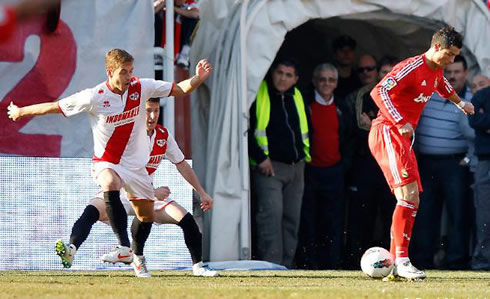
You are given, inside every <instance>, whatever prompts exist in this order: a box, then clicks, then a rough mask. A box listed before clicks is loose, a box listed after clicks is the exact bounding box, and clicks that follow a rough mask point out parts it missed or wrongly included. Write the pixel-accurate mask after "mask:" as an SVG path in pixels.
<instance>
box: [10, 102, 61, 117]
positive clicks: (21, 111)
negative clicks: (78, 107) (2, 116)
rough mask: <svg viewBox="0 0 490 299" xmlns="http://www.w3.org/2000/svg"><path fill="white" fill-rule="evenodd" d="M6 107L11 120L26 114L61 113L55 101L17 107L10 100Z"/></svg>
mask: <svg viewBox="0 0 490 299" xmlns="http://www.w3.org/2000/svg"><path fill="white" fill-rule="evenodd" d="M7 109H8V111H7V114H8V116H9V118H10V119H11V120H13V121H16V120H18V119H20V118H22V117H26V116H34V115H44V114H52V113H61V110H60V109H59V107H58V103H57V102H49V103H41V104H35V105H30V106H24V107H18V106H17V105H15V104H14V103H13V102H10V105H9V106H8V107H7Z"/></svg>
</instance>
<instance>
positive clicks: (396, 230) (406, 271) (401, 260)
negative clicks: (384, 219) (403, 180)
mask: <svg viewBox="0 0 490 299" xmlns="http://www.w3.org/2000/svg"><path fill="white" fill-rule="evenodd" d="M395 197H396V198H397V204H396V207H395V211H394V212H393V222H392V230H393V232H392V233H393V237H394V241H395V246H396V257H395V267H394V269H393V274H394V275H395V276H396V275H397V276H400V277H404V278H407V279H414V280H422V279H424V278H425V277H426V275H425V273H424V271H421V270H418V269H417V268H415V267H414V266H413V265H412V263H411V262H410V259H409V257H408V246H409V245H410V238H411V237H412V229H413V224H414V222H415V217H416V215H417V209H418V205H419V186H418V182H417V181H414V182H412V183H409V184H407V185H404V186H400V187H397V188H395Z"/></svg>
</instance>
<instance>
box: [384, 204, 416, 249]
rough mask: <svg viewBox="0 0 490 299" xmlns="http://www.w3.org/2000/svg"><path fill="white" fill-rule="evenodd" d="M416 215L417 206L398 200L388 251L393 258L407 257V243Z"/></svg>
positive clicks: (408, 242)
mask: <svg viewBox="0 0 490 299" xmlns="http://www.w3.org/2000/svg"><path fill="white" fill-rule="evenodd" d="M416 215H417V207H415V205H414V204H413V203H411V202H407V201H404V200H398V202H397V204H396V207H395V211H394V212H393V220H392V223H391V246H390V252H391V254H393V256H394V257H395V258H399V257H408V245H409V244H410V238H411V237H412V228H413V223H414V222H415V216H416Z"/></svg>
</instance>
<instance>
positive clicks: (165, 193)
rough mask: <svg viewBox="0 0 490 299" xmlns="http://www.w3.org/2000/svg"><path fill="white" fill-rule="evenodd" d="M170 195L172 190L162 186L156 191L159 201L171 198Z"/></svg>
mask: <svg viewBox="0 0 490 299" xmlns="http://www.w3.org/2000/svg"><path fill="white" fill-rule="evenodd" d="M170 193H171V192H170V188H169V187H167V186H162V187H158V188H156V189H155V197H156V198H157V199H158V200H165V199H166V198H168V197H169V196H170Z"/></svg>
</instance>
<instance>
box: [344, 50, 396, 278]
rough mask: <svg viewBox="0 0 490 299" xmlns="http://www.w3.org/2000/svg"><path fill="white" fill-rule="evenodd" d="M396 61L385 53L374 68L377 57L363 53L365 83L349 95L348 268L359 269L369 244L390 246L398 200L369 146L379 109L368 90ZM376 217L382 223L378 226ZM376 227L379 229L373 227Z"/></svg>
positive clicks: (361, 67) (363, 78)
mask: <svg viewBox="0 0 490 299" xmlns="http://www.w3.org/2000/svg"><path fill="white" fill-rule="evenodd" d="M396 63H397V60H396V59H395V58H393V57H390V56H385V57H383V58H381V60H380V62H379V63H378V65H377V68H376V67H375V68H374V69H372V66H373V65H374V66H376V61H375V60H374V57H373V56H371V55H363V56H362V57H361V59H360V60H359V67H358V69H359V70H360V72H359V76H360V80H361V82H362V83H363V84H364V86H363V87H362V88H360V89H359V90H357V91H355V92H353V93H351V94H350V95H349V97H348V102H349V104H350V105H351V107H352V110H353V111H354V113H353V119H354V123H355V129H354V137H353V138H354V140H355V143H354V149H355V150H354V156H353V162H352V168H351V169H350V171H349V174H348V177H349V178H348V186H349V188H348V190H349V205H348V207H349V210H348V214H347V242H346V251H345V264H344V266H345V268H347V269H358V268H359V260H360V259H361V255H362V254H363V253H364V251H366V250H367V249H368V248H370V247H373V246H381V247H384V248H389V246H390V237H389V232H390V224H391V216H392V214H393V209H394V208H395V200H394V197H393V194H392V193H391V191H390V188H389V187H388V186H387V185H386V182H385V179H384V176H383V173H382V172H381V169H380V168H379V166H378V165H377V163H376V160H374V157H373V156H372V155H371V153H370V151H369V147H368V134H369V129H370V128H371V122H372V120H373V119H375V118H376V115H377V114H378V110H379V109H378V107H377V106H376V104H375V103H374V102H373V99H372V98H371V95H370V94H369V93H370V92H371V90H372V89H373V87H374V85H375V84H376V83H377V82H379V81H380V80H381V79H382V78H383V77H384V76H385V75H386V74H387V73H389V72H390V71H391V69H392V68H393V66H394V65H395V64H396ZM377 220H379V221H378V223H379V226H376V222H377ZM373 227H378V229H375V230H373Z"/></svg>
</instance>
